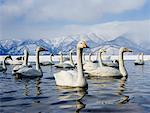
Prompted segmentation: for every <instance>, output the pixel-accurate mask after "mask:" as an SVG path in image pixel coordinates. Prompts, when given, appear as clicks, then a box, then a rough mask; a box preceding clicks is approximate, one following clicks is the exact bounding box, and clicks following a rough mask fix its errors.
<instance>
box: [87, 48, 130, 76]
mask: <svg viewBox="0 0 150 113" xmlns="http://www.w3.org/2000/svg"><path fill="white" fill-rule="evenodd" d="M124 52H132V50H129V49H128V48H123V47H121V48H120V50H119V70H118V69H116V68H112V67H105V66H103V67H98V68H96V69H94V70H91V71H88V73H89V75H90V76H108V77H115V76H116V77H117V76H127V71H126V69H125V66H124V61H123V53H124Z"/></svg>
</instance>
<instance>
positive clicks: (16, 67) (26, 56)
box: [12, 49, 31, 74]
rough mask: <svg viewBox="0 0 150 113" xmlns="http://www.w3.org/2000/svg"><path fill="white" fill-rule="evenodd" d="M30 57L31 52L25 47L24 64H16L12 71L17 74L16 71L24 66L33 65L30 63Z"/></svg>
mask: <svg viewBox="0 0 150 113" xmlns="http://www.w3.org/2000/svg"><path fill="white" fill-rule="evenodd" d="M28 57H29V52H28V50H27V49H24V61H23V64H22V65H15V66H14V68H13V71H12V73H13V74H15V72H16V71H18V70H19V69H21V68H24V67H26V66H27V67H31V65H28Z"/></svg>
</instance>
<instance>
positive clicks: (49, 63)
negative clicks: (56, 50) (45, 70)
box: [40, 53, 54, 66]
mask: <svg viewBox="0 0 150 113" xmlns="http://www.w3.org/2000/svg"><path fill="white" fill-rule="evenodd" d="M53 56H54V55H53V54H52V53H51V54H50V61H48V62H41V63H40V64H41V65H43V66H47V65H54V62H53V60H52V57H53Z"/></svg>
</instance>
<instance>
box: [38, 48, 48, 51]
mask: <svg viewBox="0 0 150 113" xmlns="http://www.w3.org/2000/svg"><path fill="white" fill-rule="evenodd" d="M36 51H38V52H41V51H48V50H47V49H45V48H43V47H37V48H36Z"/></svg>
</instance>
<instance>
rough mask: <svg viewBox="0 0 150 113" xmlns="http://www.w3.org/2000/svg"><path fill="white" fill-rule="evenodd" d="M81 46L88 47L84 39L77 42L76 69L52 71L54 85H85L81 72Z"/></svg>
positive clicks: (86, 84)
mask: <svg viewBox="0 0 150 113" xmlns="http://www.w3.org/2000/svg"><path fill="white" fill-rule="evenodd" d="M83 48H88V46H87V45H86V42H85V41H79V42H78V44H77V70H69V71H64V70H62V71H60V72H58V73H54V78H55V81H56V85H58V86H69V87H87V86H88V83H87V81H86V78H85V76H84V73H83V64H82V52H83Z"/></svg>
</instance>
